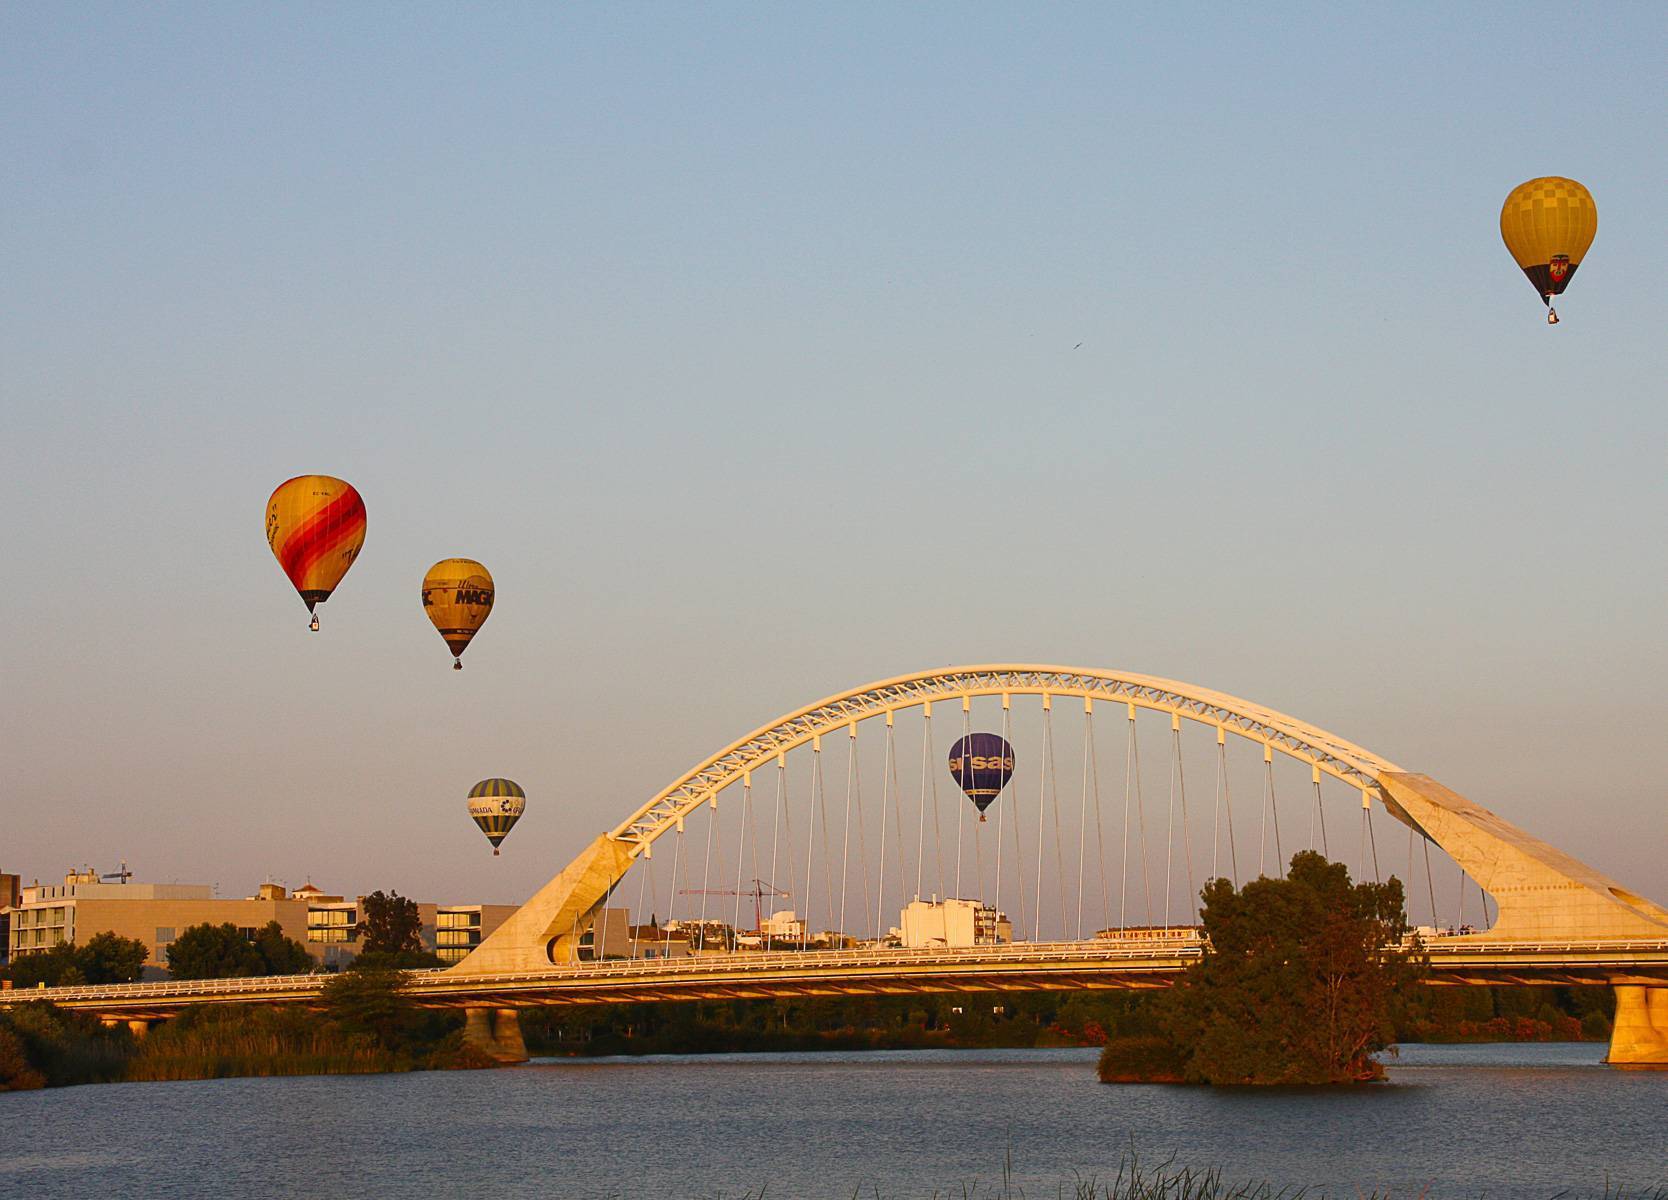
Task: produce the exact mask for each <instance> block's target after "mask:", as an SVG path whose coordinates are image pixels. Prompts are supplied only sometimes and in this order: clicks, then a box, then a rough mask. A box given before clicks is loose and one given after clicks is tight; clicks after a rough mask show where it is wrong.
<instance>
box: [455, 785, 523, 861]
mask: <svg viewBox="0 0 1668 1200" xmlns="http://www.w3.org/2000/svg"><path fill="white" fill-rule="evenodd" d="M526 811H527V793H526V792H524V791H522V790H521V785H520V784H519V783H517V782H516V781H515V780H513V779H483V780H481V782H479V783H477V784H476V785H475V786H474V787H472V788H470V789H469V816H470V819H471V820H473V821H474V822H475V824H476V825H478V826H480V829H481V832H482V833H484V834H486V839H487V841H489V842H491V843H492V853H493V854H494V855H495V856H496V855H497V853H498V846H499V843H501V842H502V841H503V840H504V839H505V838H507V837H509V836H510V830H512V829H514V828H515V823H516V822H517V821H519V820H521V814H522V813H524V812H526Z"/></svg>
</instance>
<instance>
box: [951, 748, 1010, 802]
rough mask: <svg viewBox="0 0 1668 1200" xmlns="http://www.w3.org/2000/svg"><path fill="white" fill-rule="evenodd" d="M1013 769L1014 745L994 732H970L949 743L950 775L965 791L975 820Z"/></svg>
mask: <svg viewBox="0 0 1668 1200" xmlns="http://www.w3.org/2000/svg"><path fill="white" fill-rule="evenodd" d="M1013 773H1014V748H1013V747H1012V746H1010V745H1008V739H1007V738H1005V737H1002V736H1001V735H1000V734H995V733H970V734H968V735H967V736H966V737H964V738H959V739H958V740H957V741H956V744H955V745H953V746H951V747H950V776H951V778H953V779H954V780H955V781H956V785H957V786H958V787H960V788H961V790H962V791H964V792H966V793H967V798H968V799H969V800H971V801H973V807H975V808H977V809H978V810H979V820H981V821H983V820H984V819H985V809H987V808H989V807H990V806H991V804H992V803H994V802H995V800H996V797H997V796H998V795H999V794H1000V793H1001V791H1002V789H1003V788H1005V787H1007V786H1008V780H1009V779H1010V778H1012V777H1013Z"/></svg>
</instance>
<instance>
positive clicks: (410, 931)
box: [355, 891, 423, 954]
mask: <svg viewBox="0 0 1668 1200" xmlns="http://www.w3.org/2000/svg"><path fill="white" fill-rule="evenodd" d="M355 932H356V933H358V935H359V952H360V954H408V953H409V954H420V953H422V950H423V918H422V916H421V914H419V913H418V911H417V902H416V901H414V900H407V899H406V898H405V897H404V896H402V895H400V894H399V893H398V892H387V893H384V892H382V891H375V892H372V893H371V894H370V895H369V896H366V897H364V898H363V899H362V900H360V902H359V923H358V925H356V926H355Z"/></svg>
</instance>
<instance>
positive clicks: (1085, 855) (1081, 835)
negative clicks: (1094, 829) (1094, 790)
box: [1077, 696, 1099, 942]
mask: <svg viewBox="0 0 1668 1200" xmlns="http://www.w3.org/2000/svg"><path fill="white" fill-rule="evenodd" d="M1093 722H1094V701H1093V700H1091V699H1090V698H1089V697H1087V696H1085V697H1083V785H1082V788H1081V790H1080V791H1079V797H1080V800H1081V802H1080V803H1079V804H1078V807H1077V940H1078V941H1080V942H1081V941H1082V940H1083V884H1084V882H1085V872H1086V870H1087V868H1088V863H1089V747H1090V745H1091V743H1092V742H1093V740H1094V724H1093ZM1096 816H1099V814H1098V813H1097V814H1096Z"/></svg>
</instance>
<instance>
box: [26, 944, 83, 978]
mask: <svg viewBox="0 0 1668 1200" xmlns="http://www.w3.org/2000/svg"><path fill="white" fill-rule="evenodd" d="M10 972H11V977H12V986H13V987H20V988H32V987H43V986H44V987H66V986H68V985H70V984H74V983H85V982H86V976H85V975H84V974H83V973H82V971H81V967H80V965H79V964H78V963H77V962H76V954H75V945H74V943H72V942H60V943H59V944H58V945H56V946H53V947H52V948H51V949H50V950H36V951H34V952H33V953H30V954H19V955H18V956H17V957H15V958H13V959H12V964H11V967H10Z"/></svg>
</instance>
